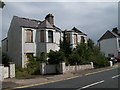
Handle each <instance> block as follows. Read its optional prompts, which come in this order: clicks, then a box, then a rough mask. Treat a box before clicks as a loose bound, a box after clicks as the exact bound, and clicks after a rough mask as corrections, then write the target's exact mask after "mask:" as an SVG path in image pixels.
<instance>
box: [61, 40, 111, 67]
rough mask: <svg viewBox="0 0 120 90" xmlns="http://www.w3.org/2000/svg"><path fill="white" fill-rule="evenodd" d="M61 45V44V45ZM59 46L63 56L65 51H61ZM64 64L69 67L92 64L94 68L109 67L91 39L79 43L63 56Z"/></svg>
mask: <svg viewBox="0 0 120 90" xmlns="http://www.w3.org/2000/svg"><path fill="white" fill-rule="evenodd" d="M61 45H63V44H61ZM62 47H63V46H61V50H60V51H63V53H64V54H66V51H64V50H63V48H62ZM65 56H67V57H65V58H66V63H67V64H69V65H76V64H77V65H80V64H88V63H90V62H93V63H94V65H95V67H105V66H108V65H109V62H108V60H107V58H106V57H105V56H104V55H103V53H101V52H100V49H99V47H98V46H97V45H95V44H94V42H93V41H92V40H91V39H88V42H87V43H80V44H78V45H77V47H76V48H75V49H73V50H71V53H70V54H67V55H65Z"/></svg>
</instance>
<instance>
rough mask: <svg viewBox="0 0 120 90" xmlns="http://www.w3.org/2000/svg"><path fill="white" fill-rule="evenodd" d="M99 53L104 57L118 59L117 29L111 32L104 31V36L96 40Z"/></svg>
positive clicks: (119, 45)
mask: <svg viewBox="0 0 120 90" xmlns="http://www.w3.org/2000/svg"><path fill="white" fill-rule="evenodd" d="M98 44H99V47H100V50H101V52H103V53H104V54H105V56H106V57H109V56H111V55H112V56H114V57H120V32H119V30H118V29H117V28H113V30H112V31H106V33H105V34H103V36H102V37H101V38H100V39H99V40H98Z"/></svg>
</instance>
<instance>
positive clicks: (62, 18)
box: [0, 0, 118, 42]
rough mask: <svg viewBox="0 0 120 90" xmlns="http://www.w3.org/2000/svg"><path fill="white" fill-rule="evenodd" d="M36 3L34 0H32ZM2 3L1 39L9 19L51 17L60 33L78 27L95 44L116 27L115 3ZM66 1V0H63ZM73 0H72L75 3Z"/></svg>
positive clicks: (6, 30) (9, 21)
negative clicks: (48, 15) (14, 17)
mask: <svg viewBox="0 0 120 90" xmlns="http://www.w3.org/2000/svg"><path fill="white" fill-rule="evenodd" d="M35 1H36V0H35ZM35 1H34V2H5V4H6V5H5V7H4V8H3V9H2V10H1V11H0V20H1V18H2V21H0V25H2V26H0V27H2V28H1V29H2V34H1V33H0V36H1V37H2V39H4V38H5V37H6V36H7V32H8V29H9V26H10V23H11V20H12V18H13V16H19V17H26V18H31V19H37V20H40V21H42V20H44V18H45V16H46V15H47V14H49V13H51V14H53V15H54V19H55V25H56V26H58V27H60V28H61V29H62V30H65V29H72V28H73V27H76V28H78V29H79V30H81V31H82V32H84V33H86V34H87V35H88V38H91V39H92V40H94V41H95V42H97V40H98V39H99V38H100V37H101V36H102V35H103V34H104V33H105V32H106V31H107V30H112V28H114V27H118V2H100V0H99V1H98V2H88V0H87V1H86V2H83V1H81V2H37V1H36V2H35ZM66 1H67V0H66ZM75 1H76V0H75Z"/></svg>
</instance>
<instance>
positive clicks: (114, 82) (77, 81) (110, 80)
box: [17, 68, 120, 90]
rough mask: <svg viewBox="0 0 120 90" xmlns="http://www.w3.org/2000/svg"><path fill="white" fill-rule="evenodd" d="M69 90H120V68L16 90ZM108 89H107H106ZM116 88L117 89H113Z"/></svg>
mask: <svg viewBox="0 0 120 90" xmlns="http://www.w3.org/2000/svg"><path fill="white" fill-rule="evenodd" d="M58 88H59V89H61V90H63V89H67V88H68V89H71V90H82V89H83V90H84V89H85V90H86V89H87V88H92V89H91V90H93V88H107V89H106V90H109V89H110V88H113V90H118V89H119V90H120V68H116V69H112V70H108V71H104V72H100V73H96V74H90V75H86V76H83V77H77V78H73V79H69V80H64V81H59V82H54V83H49V84H44V85H39V86H33V87H29V88H22V89H17V90H25V89H27V90H30V89H39V90H44V89H52V90H53V89H54V90H57V89H58ZM108 88H109V89H108ZM115 88H117V89H115Z"/></svg>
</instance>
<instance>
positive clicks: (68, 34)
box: [66, 33, 70, 44]
mask: <svg viewBox="0 0 120 90" xmlns="http://www.w3.org/2000/svg"><path fill="white" fill-rule="evenodd" d="M66 36H67V38H66V42H67V43H69V44H70V33H67V34H66Z"/></svg>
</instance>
